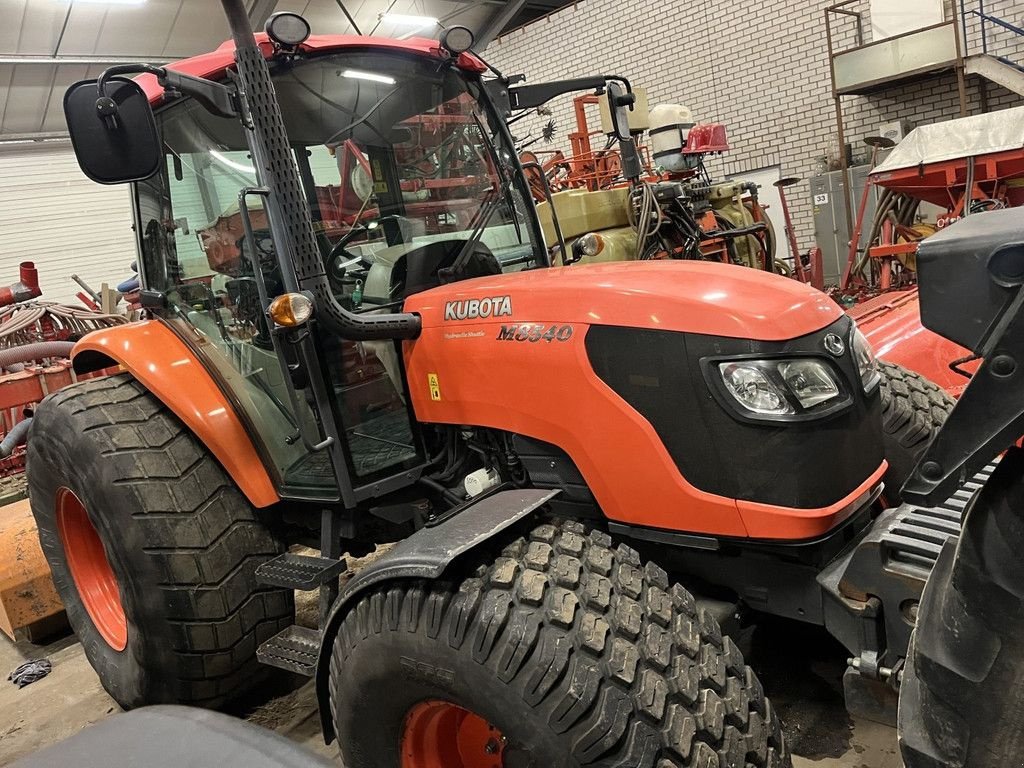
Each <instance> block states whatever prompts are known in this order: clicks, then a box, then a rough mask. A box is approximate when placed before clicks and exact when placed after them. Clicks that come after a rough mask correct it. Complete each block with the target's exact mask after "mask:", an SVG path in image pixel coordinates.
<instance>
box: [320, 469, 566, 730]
mask: <svg viewBox="0 0 1024 768" xmlns="http://www.w3.org/2000/svg"><path fill="white" fill-rule="evenodd" d="M558 493H559V492H558V491H557V490H554V491H550V490H535V489H530V488H522V489H514V490H498V489H495V490H494V491H492V492H489V493H483V494H481V495H480V496H477V497H476V498H474V499H472V500H470V501H468V502H467V503H466V504H464V505H463V506H461V507H459V508H458V510H457V511H456V512H455V513H454V514H452V515H449V516H446V517H443V518H440V519H439V520H438V522H437V523H436V524H431V525H428V526H427V527H425V528H421V529H420V530H418V531H416V533H414V534H413V535H412V536H410V537H408V538H407V539H403V540H402V541H400V542H399V543H398V544H396V545H395V547H394V549H392V550H391V551H389V552H388V553H387V554H386V555H384V556H383V557H381V558H380V559H379V560H376V561H374V563H373V564H372V565H369V566H367V567H366V568H364V569H363V570H361V571H360V572H359V574H358V575H357V576H356V577H355V578H353V579H352V580H351V581H350V582H349V583H348V584H347V585H346V586H345V588H344V589H343V590H342V592H341V595H339V596H338V599H337V601H335V604H334V607H333V608H332V609H331V613H330V615H329V616H328V617H327V621H326V622H325V623H324V626H323V633H322V640H321V643H320V656H319V658H318V660H317V665H316V696H317V701H318V702H319V703H320V723H321V725H322V727H323V734H324V742H325V743H328V744H329V743H331V742H332V741H334V723H333V722H332V721H331V706H330V692H329V690H328V668H329V667H330V660H331V647H332V646H333V645H334V636H335V635H336V634H337V632H338V627H339V626H340V624H341V621H342V619H343V618H344V617H345V614H346V612H347V611H348V610H349V609H351V607H352V606H353V605H355V604H356V602H357V601H358V599H359V597H360V596H361V595H363V594H364V593H365V592H366V591H367V590H369V589H371V588H373V587H375V586H377V585H379V584H381V583H383V582H386V581H393V580H395V579H436V578H439V577H440V576H442V574H444V572H445V570H446V569H447V568H448V566H449V565H451V564H452V562H453V561H454V560H456V559H457V558H459V557H461V556H462V555H465V554H466V553H467V552H470V551H472V550H473V549H475V548H476V547H478V546H480V545H481V544H484V543H485V542H487V541H488V540H490V539H491V538H492V537H494V536H496V535H497V534H499V533H501V532H502V531H504V530H505V529H507V528H509V527H510V526H512V525H513V524H515V523H517V522H519V521H520V520H522V519H523V518H524V517H526V516H527V515H530V514H531V513H533V512H534V511H536V510H537V509H539V508H540V507H542V506H544V505H545V504H547V502H548V501H550V500H551V498H552V497H553V496H555V495H557V494H558Z"/></svg>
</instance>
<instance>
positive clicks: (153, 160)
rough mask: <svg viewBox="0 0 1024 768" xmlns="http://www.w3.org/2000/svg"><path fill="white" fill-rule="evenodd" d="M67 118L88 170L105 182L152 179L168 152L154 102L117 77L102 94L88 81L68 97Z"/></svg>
mask: <svg viewBox="0 0 1024 768" xmlns="http://www.w3.org/2000/svg"><path fill="white" fill-rule="evenodd" d="M64 117H65V119H66V120H67V123H68V131H69V132H70V134H71V146H72V147H73V148H74V150H75V157H77V158H78V165H79V166H80V167H81V169H82V172H83V173H84V174H85V175H86V176H88V177H89V178H90V179H92V180H93V181H96V182H99V183H100V184H122V183H125V182H129V181H142V180H143V179H148V178H149V177H150V176H152V175H153V174H154V173H156V172H157V169H158V168H159V167H160V159H161V155H162V150H161V147H160V136H159V134H158V133H157V129H156V121H155V120H154V119H153V110H152V109H151V108H150V106H149V99H148V98H146V94H145V93H144V92H143V91H142V88H140V87H139V85H138V84H137V83H134V82H132V81H131V80H127V79H125V78H123V77H111V78H109V79H108V80H107V81H106V83H105V84H104V88H103V93H100V91H99V86H98V83H97V81H96V80H82V81H80V82H78V83H75V84H74V85H72V86H71V87H70V88H68V91H67V93H65V94H64Z"/></svg>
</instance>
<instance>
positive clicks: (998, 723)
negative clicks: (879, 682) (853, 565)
mask: <svg viewBox="0 0 1024 768" xmlns="http://www.w3.org/2000/svg"><path fill="white" fill-rule="evenodd" d="M1022 475H1024V450H1021V449H1019V448H1011V449H1010V450H1009V451H1007V453H1006V455H1005V456H1004V457H1003V459H1002V461H1001V462H1000V463H999V465H998V466H997V467H996V470H995V472H993V474H992V477H991V478H990V479H989V481H988V482H987V483H986V484H985V486H984V487H983V488H982V489H981V490H980V491H978V493H977V494H976V495H975V496H974V498H973V499H972V500H971V502H970V503H969V504H968V507H967V510H966V511H965V513H964V528H963V533H962V534H961V536H960V539H959V541H958V542H957V541H947V542H946V543H945V544H944V545H943V548H942V551H941V553H940V554H939V558H938V561H937V562H936V564H935V567H934V569H933V570H932V572H931V575H930V576H929V578H928V583H927V584H926V585H925V588H924V594H923V595H922V596H921V605H920V609H919V611H918V617H917V626H916V628H915V629H914V632H913V634H912V635H911V637H910V647H909V649H908V650H907V662H906V666H905V667H904V670H903V682H902V685H901V686H900V705H899V731H898V733H899V741H900V750H901V752H902V755H903V762H904V765H905V766H906V768H995V766H1019V765H1021V759H1022V755H1024V716H1022V714H1021V712H1022V710H1021V700H1022V699H1021V689H1020V682H1019V681H1020V680H1021V675H1022V671H1024V643H1022V642H1021V638H1022V637H1024V600H1022V599H1021V596H1022V595H1024V569H1022V568H1021V564H1020V552H1021V547H1022V546H1024V519H1022V518H1021V515H1020V510H1021V508H1022V506H1024V484H1022V483H1021V476H1022Z"/></svg>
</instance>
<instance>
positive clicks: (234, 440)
mask: <svg viewBox="0 0 1024 768" xmlns="http://www.w3.org/2000/svg"><path fill="white" fill-rule="evenodd" d="M71 357H72V360H73V361H74V365H75V371H76V372H78V373H85V372H87V371H93V370H97V369H100V368H106V367H109V366H111V365H113V364H119V365H120V366H121V367H122V368H123V369H124V370H126V371H128V373H130V374H131V375H132V376H134V377H135V378H136V379H138V380H139V381H140V382H142V384H143V385H144V386H145V387H146V389H148V390H149V391H150V392H152V393H153V395H154V396H155V397H156V398H158V399H159V400H160V402H162V403H163V404H164V405H166V406H167V407H168V408H170V409H171V411H173V412H174V415H175V416H177V417H178V418H179V419H181V420H182V422H184V424H185V426H187V427H188V428H189V429H190V430H191V431H192V434H194V435H195V436H196V437H197V438H199V440H200V441H201V442H202V443H203V444H204V445H205V446H206V447H207V448H208V449H209V451H210V452H211V453H212V454H213V455H214V456H215V457H216V459H217V461H219V462H220V464H221V466H222V467H224V469H225V471H227V473H228V474H229V475H231V478H232V479H233V480H234V481H235V483H236V484H237V485H238V488H239V490H241V491H242V493H244V494H245V497H246V498H247V499H248V500H249V503H250V504H252V505H253V506H254V507H269V506H270V505H271V504H274V503H276V502H277V501H279V497H278V495H277V490H276V489H275V488H274V483H273V482H272V481H271V479H270V475H269V473H268V472H267V469H266V467H264V466H263V461H262V460H261V459H260V457H259V454H258V453H257V452H256V448H255V446H254V445H253V443H252V439H251V438H250V437H249V433H248V432H246V430H245V427H244V426H243V425H242V422H241V420H240V419H239V418H238V414H237V413H235V409H234V407H233V406H232V405H231V402H230V401H229V400H228V398H227V397H226V396H225V395H224V393H223V392H222V391H221V390H220V387H218V386H217V383H216V382H215V381H214V380H213V378H212V377H211V376H210V374H209V372H208V371H207V370H206V367H205V366H204V365H203V364H202V363H201V362H200V361H199V360H198V359H197V358H196V355H195V354H194V353H193V352H192V350H191V349H189V348H188V346H187V345H186V344H185V342H183V341H182V340H181V339H180V338H178V336H177V334H175V333H174V332H173V331H172V330H171V329H170V328H168V327H167V326H166V325H165V324H164V323H162V322H160V321H159V320H146V321H144V322H141V323H132V324H130V325H119V326H116V327H114V328H106V329H103V330H99V331H93V332H92V333H90V334H88V335H87V336H85V337H83V338H82V340H81V341H79V342H78V343H77V344H75V348H74V350H73V351H72V353H71Z"/></svg>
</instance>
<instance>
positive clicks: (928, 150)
mask: <svg viewBox="0 0 1024 768" xmlns="http://www.w3.org/2000/svg"><path fill="white" fill-rule="evenodd" d="M1022 147H1024V107H1014V108H1013V109H1002V110H999V111H998V112H989V113H988V114H984V115H974V116H973V117H961V118H959V119H957V120H947V121H946V122H943V123H934V124H932V125H922V126H921V127H920V128H915V129H914V130H912V131H911V132H910V133H908V134H907V136H906V138H905V139H903V141H901V142H900V143H899V144H897V145H896V146H895V147H893V149H892V152H890V153H889V156H888V157H887V158H885V160H883V161H882V162H881V163H879V164H878V166H877V167H876V168H875V169H874V170H873V171H872V172H871V175H872V176H874V175H877V174H879V173H885V172H886V171H896V170H900V169H902V168H916V167H917V166H919V165H921V164H928V163H939V162H942V161H943V160H955V159H957V158H961V157H980V156H981V155H989V154H992V153H993V152H1005V151H1007V150H1010V149H1020V148H1022Z"/></svg>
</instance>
